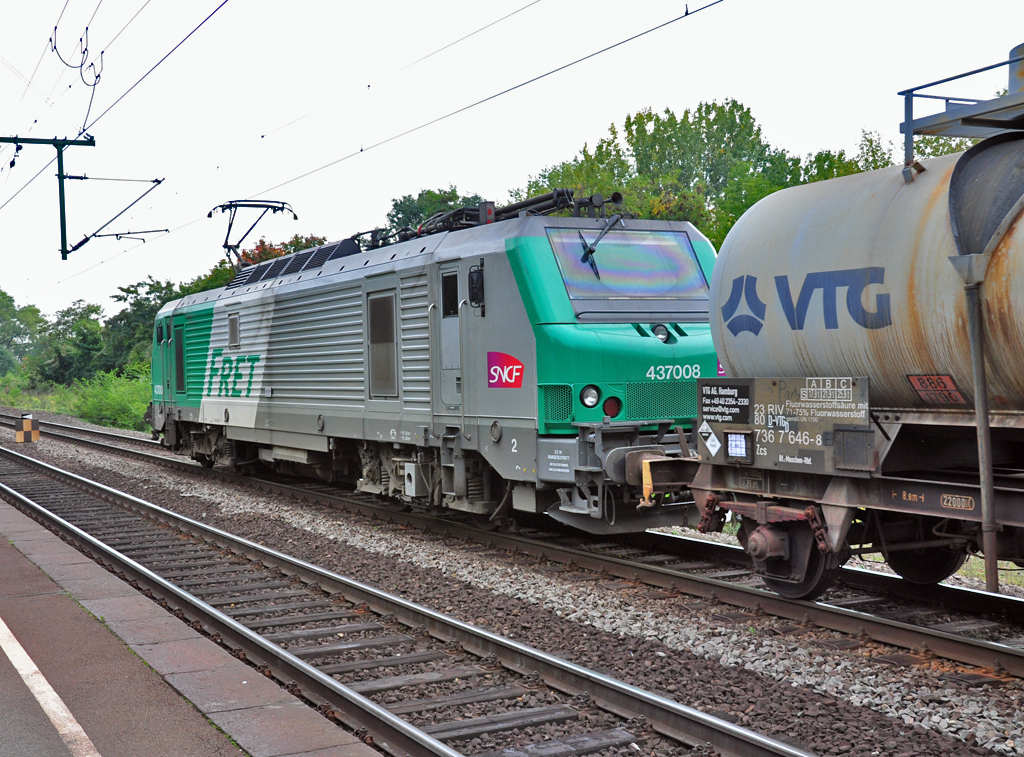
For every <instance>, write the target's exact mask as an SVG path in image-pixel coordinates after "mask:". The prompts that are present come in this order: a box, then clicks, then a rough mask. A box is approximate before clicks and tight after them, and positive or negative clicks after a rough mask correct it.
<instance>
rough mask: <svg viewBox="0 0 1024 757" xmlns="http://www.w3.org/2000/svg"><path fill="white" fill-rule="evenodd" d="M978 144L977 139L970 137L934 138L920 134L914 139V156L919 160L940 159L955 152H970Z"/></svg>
mask: <svg viewBox="0 0 1024 757" xmlns="http://www.w3.org/2000/svg"><path fill="white" fill-rule="evenodd" d="M976 144H978V140H977V139H971V138H970V137H932V136H929V135H927V134H919V135H918V136H916V137H914V156H915V157H917V158H938V157H940V156H942V155H952V154H953V153H955V152H964V151H965V150H970V149H971V148H972V147H974V145H976Z"/></svg>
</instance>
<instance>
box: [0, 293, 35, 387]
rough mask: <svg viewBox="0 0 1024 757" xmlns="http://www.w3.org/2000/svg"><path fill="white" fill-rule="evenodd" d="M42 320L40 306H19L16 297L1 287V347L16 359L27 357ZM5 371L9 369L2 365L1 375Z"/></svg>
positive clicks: (0, 367) (0, 366) (0, 368)
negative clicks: (15, 300)
mask: <svg viewBox="0 0 1024 757" xmlns="http://www.w3.org/2000/svg"><path fill="white" fill-rule="evenodd" d="M42 321H43V317H42V314H41V313H40V312H39V308H37V307H35V306H34V305H24V306H22V307H18V306H17V304H16V303H15V302H14V298H13V297H11V295H9V294H7V292H5V291H4V290H2V289H0V349H2V350H6V351H7V352H8V353H9V354H10V355H11V356H12V357H13V358H14V359H15V360H16V361H17V360H20V359H21V358H23V357H25V355H26V354H27V353H28V351H29V350H30V349H31V348H32V344H33V342H34V341H35V338H36V335H37V333H38V331H39V326H40V324H41V323H42ZM5 373H7V371H6V370H4V369H3V367H2V365H0V376H2V375H4V374H5Z"/></svg>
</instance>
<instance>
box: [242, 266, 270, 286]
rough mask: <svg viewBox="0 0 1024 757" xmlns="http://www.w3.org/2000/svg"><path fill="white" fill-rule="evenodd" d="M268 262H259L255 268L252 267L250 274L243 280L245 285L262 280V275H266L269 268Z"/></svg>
mask: <svg viewBox="0 0 1024 757" xmlns="http://www.w3.org/2000/svg"><path fill="white" fill-rule="evenodd" d="M270 266H271V264H270V263H260V264H259V265H258V266H256V267H255V268H252V269H250V270H252V274H251V275H250V276H249V278H247V279H246V280H245V283H246V285H249V284H255V283H256V282H258V281H262V280H263V277H264V276H266V275H267V271H269V270H270Z"/></svg>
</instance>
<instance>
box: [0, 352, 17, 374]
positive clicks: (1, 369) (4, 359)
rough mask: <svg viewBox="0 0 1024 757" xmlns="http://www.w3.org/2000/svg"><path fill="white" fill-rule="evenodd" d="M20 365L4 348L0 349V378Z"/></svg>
mask: <svg viewBox="0 0 1024 757" xmlns="http://www.w3.org/2000/svg"><path fill="white" fill-rule="evenodd" d="M20 364H21V363H20V362H19V361H18V358H17V356H16V355H15V354H14V353H13V352H11V351H10V350H9V349H7V348H6V347H0V376H6V375H7V374H8V373H10V372H11V371H13V370H16V369H17V368H18V366H19V365H20Z"/></svg>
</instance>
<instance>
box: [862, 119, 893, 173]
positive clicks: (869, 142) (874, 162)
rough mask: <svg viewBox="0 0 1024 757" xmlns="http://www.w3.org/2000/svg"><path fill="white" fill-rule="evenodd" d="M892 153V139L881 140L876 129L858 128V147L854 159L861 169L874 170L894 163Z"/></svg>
mask: <svg viewBox="0 0 1024 757" xmlns="http://www.w3.org/2000/svg"><path fill="white" fill-rule="evenodd" d="M892 155H893V147H892V141H890V140H884V141H883V139H882V135H881V134H879V133H878V132H877V131H868V130H867V129H861V130H860V147H859V149H858V151H857V157H856V158H854V160H855V161H857V167H858V168H860V170H861V171H876V170H878V169H879V168H888V167H889V166H891V165H894V161H893V157H892Z"/></svg>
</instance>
